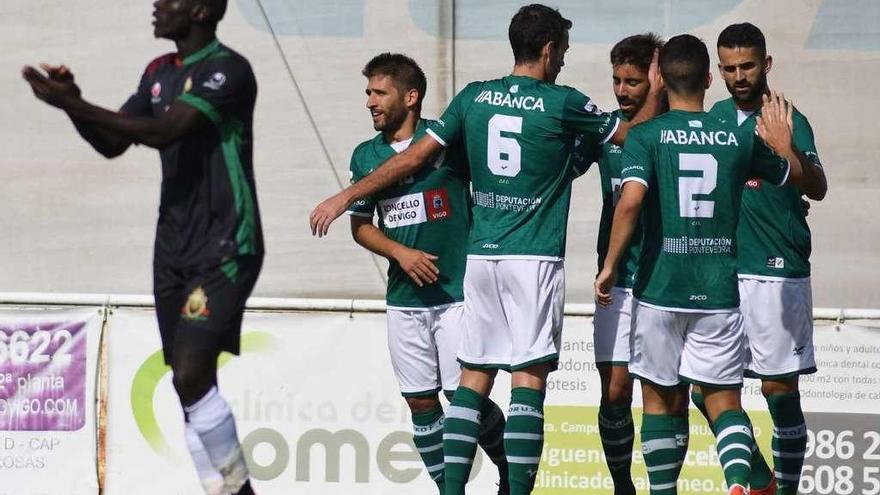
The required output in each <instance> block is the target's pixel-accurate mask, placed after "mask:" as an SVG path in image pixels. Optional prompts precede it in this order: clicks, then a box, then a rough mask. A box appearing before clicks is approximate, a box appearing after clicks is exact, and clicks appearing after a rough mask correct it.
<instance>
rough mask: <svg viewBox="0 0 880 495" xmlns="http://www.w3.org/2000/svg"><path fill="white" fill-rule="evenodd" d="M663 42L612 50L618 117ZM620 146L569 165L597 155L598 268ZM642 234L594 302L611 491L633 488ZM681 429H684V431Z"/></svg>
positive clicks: (643, 91)
mask: <svg viewBox="0 0 880 495" xmlns="http://www.w3.org/2000/svg"><path fill="white" fill-rule="evenodd" d="M662 46H663V42H662V41H661V40H660V38H659V37H658V36H657V35H655V34H653V33H648V34H637V35H634V36H629V37H627V38H624V39H623V40H621V41H619V42H618V43H617V44H616V45H614V47H613V48H612V49H611V57H610V58H611V67H612V89H613V90H614V96H615V97H616V98H617V103H618V105H619V107H620V108H619V109H618V110H616V111H614V112H612V115H614V116H616V117H618V118H620V119H621V120H623V121H628V120H631V119H633V118H634V117H635V115H636V113H637V112H638V111H639V110H640V109H641V108H642V105H644V103H645V100H646V99H647V97H648V92H649V91H650V89H651V84H650V81H649V80H648V70H649V68H650V65H651V60H652V58H653V56H654V52H655V51H657V50H659V49H660V47H662ZM622 153H623V148H622V147H621V146H618V145H616V144H614V143H610V142H607V143H604V144H602V145H601V146H593V147H592V148H588V147H587V146H585V145H584V144H583V143H578V144H577V145H576V146H575V152H574V153H572V161H573V162H575V163H574V164H573V167H574V168H575V169H576V170H584V169H586V168H587V167H586V166H584V165H589V164H590V163H591V162H592V161H594V160H595V159H597V158H598V162H599V175H600V183H601V187H602V215H601V218H600V221H599V236H598V239H597V242H596V250H597V252H598V262H599V270H601V269H602V264H603V262H604V260H605V254H606V253H607V252H608V239H609V236H610V234H611V220H612V218H613V216H614V206H615V205H616V204H617V200H618V198H619V197H620V181H621V175H622V174H621V171H622V162H621V154H622ZM640 247H641V234H640V232H638V231H637V232H636V233H635V235H634V236H633V239H632V241H631V243H630V245H629V248H628V249H627V250H626V252H625V253H624V256H623V257H622V258H621V260H620V262H619V264H618V275H619V277H618V280H617V284H616V285H615V286H614V288H613V289H612V291H613V292H614V303H613V304H612V305H610V306H607V307H606V306H601V305H599V306H597V307H596V315H595V318H593V342H594V344H595V348H594V349H595V355H596V366H597V367H598V368H599V377H600V380H601V383H602V398H601V401H600V405H599V436H600V437H601V438H602V448H603V450H604V451H605V459H606V462H607V463H608V469H609V471H610V472H611V477H612V479H613V480H614V493H615V494H616V495H634V494H635V493H636V489H635V486H634V485H633V481H632V475H631V465H632V450H633V437H634V435H635V431H634V429H633V421H632V389H633V380H632V378H631V377H630V375H629V371H628V370H627V365H628V364H629V357H630V350H629V336H630V317H631V314H632V311H631V310H632V304H633V303H632V286H633V281H634V280H635V274H636V267H637V264H638V257H639V249H640ZM685 433H686V432H685Z"/></svg>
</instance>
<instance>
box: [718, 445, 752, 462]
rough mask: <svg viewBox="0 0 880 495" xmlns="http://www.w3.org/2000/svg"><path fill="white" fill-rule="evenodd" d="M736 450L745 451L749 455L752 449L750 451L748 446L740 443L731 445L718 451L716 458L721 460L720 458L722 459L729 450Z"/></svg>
mask: <svg viewBox="0 0 880 495" xmlns="http://www.w3.org/2000/svg"><path fill="white" fill-rule="evenodd" d="M737 449H738V450H745V451H746V452H748V453H749V454H751V453H752V449H750V448H749V447H748V445H743V444H741V443H732V444H730V445H728V446H727V447H724V448H723V449H721V450H719V451H718V458H719V459H721V458H722V457H724V454H726V453H728V452H730V451H731V450H737Z"/></svg>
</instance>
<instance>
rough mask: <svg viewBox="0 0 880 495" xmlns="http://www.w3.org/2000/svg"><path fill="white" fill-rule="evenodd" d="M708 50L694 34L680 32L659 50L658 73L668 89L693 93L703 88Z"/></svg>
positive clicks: (707, 67)
mask: <svg viewBox="0 0 880 495" xmlns="http://www.w3.org/2000/svg"><path fill="white" fill-rule="evenodd" d="M708 73H709V50H708V49H707V48H706V44H705V43H703V41H702V40H700V39H699V38H697V37H696V36H692V35H690V34H680V35H678V36H675V37H673V38H672V39H670V40H669V41H667V42H666V44H665V45H664V46H663V49H662V50H660V74H661V75H662V76H663V82H664V83H665V84H666V87H667V88H669V90H670V91H672V92H673V93H677V94H694V93H697V92H699V91H701V90H704V89H705V85H706V77H707V74H708Z"/></svg>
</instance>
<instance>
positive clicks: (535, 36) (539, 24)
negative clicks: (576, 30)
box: [507, 3, 572, 64]
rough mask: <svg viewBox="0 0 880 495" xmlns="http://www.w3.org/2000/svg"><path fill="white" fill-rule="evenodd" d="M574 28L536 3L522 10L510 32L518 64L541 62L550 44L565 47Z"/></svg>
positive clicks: (556, 14)
mask: <svg viewBox="0 0 880 495" xmlns="http://www.w3.org/2000/svg"><path fill="white" fill-rule="evenodd" d="M571 26H572V24H571V21H570V20H568V19H566V18H565V17H562V14H560V13H559V10H557V9H554V8H550V7H547V6H546V5H541V4H539V3H533V4H531V5H526V6H524V7H522V8H520V9H519V11H518V12H517V13H516V14H515V15H514V16H513V19H511V20H510V28H509V29H508V30H507V37H508V38H509V39H510V47H511V48H512V49H513V59H514V61H515V62H516V63H518V64H519V63H524V62H532V61H535V60H538V59H539V58H540V57H541V49H543V48H544V45H546V44H547V43H549V42H551V41H552V42H554V43H556V44H557V45H558V44H560V43H562V41H563V40H564V39H565V37H566V36H567V35H568V30H569V29H571Z"/></svg>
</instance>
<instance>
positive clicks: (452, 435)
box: [443, 433, 477, 443]
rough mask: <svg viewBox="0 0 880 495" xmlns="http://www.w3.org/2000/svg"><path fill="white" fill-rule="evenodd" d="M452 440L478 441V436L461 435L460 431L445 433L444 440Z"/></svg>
mask: <svg viewBox="0 0 880 495" xmlns="http://www.w3.org/2000/svg"><path fill="white" fill-rule="evenodd" d="M447 440H452V441H456V442H466V443H477V438H476V437H472V436H470V435H460V434H458V433H444V434H443V441H444V442H445V441H447Z"/></svg>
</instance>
